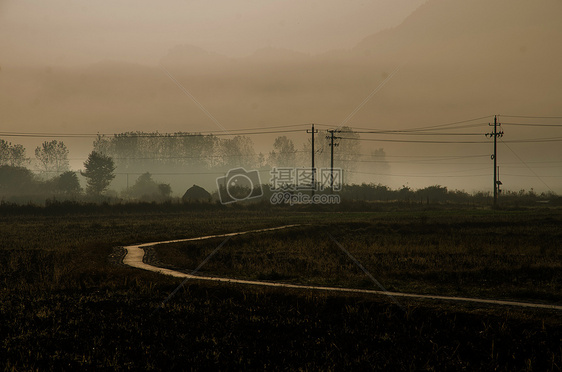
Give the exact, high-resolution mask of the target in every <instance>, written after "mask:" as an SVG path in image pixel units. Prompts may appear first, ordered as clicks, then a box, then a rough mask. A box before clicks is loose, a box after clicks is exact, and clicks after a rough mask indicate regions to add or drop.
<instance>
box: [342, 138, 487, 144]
mask: <svg viewBox="0 0 562 372" xmlns="http://www.w3.org/2000/svg"><path fill="white" fill-rule="evenodd" d="M341 139H344V140H353V141H370V142H397V143H453V144H475V143H478V144H483V143H485V142H484V141H427V140H397V139H381V138H350V137H342V138H341Z"/></svg>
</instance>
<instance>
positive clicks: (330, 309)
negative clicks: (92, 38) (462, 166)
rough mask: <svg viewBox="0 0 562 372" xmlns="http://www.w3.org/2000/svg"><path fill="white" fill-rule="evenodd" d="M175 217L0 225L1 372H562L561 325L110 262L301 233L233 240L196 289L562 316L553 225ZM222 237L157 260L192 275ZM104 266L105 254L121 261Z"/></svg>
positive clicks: (534, 215)
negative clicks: (352, 290) (129, 250)
mask: <svg viewBox="0 0 562 372" xmlns="http://www.w3.org/2000/svg"><path fill="white" fill-rule="evenodd" d="M188 209H189V208H187V207H186V210H181V209H179V208H165V207H159V206H148V207H145V208H137V209H128V208H124V207H100V208H92V207H90V208H88V209H86V208H85V209H84V210H83V211H80V210H73V211H72V213H65V212H64V211H61V210H58V209H53V210H48V209H47V210H45V209H32V208H30V209H28V210H20V211H15V210H14V209H10V210H2V211H0V213H2V215H1V216H0V278H1V279H0V280H1V283H0V286H1V287H0V288H1V292H0V317H1V320H2V322H1V323H0V335H2V338H1V344H0V363H1V365H2V367H3V369H5V370H34V369H40V370H46V369H47V370H48V369H54V370H60V369H69V370H70V369H76V368H82V369H107V368H110V369H149V370H150V369H155V370H170V369H172V370H190V369H195V370H208V369H221V370H225V369H245V370H247V369H260V370H264V369H267V370H277V369H288V370H295V369H303V370H316V369H321V370H342V369H347V370H371V369H386V370H388V369H400V370H459V369H463V368H464V369H468V370H510V371H511V370H560V368H562V346H561V344H562V321H561V318H562V317H561V316H560V315H561V312H560V311H554V310H534V309H524V308H508V307H491V306H484V305H476V304H472V305H468V304H460V303H454V302H429V301H422V300H419V301H413V300H406V299H399V300H398V301H399V303H400V306H399V305H396V304H395V303H394V302H392V301H391V300H390V299H388V298H386V297H375V296H366V295H342V294H339V295H338V294H334V293H324V292H312V291H304V290H303V291H300V290H282V289H264V288H259V287H249V286H242V285H225V284H212V283H205V282H197V281H190V282H188V283H187V285H186V286H185V287H184V288H183V289H182V290H180V291H179V292H178V293H177V294H176V295H175V296H174V297H173V298H172V299H171V300H170V301H169V302H168V303H167V304H166V305H165V306H164V307H163V308H162V309H160V310H159V311H156V312H155V310H156V309H157V308H158V306H159V304H160V303H161V302H162V301H163V300H164V299H165V298H166V297H167V296H168V294H169V293H170V292H172V291H173V290H174V289H175V288H176V287H177V285H178V284H179V283H180V282H181V280H178V279H173V278H168V277H164V276H162V275H158V274H152V273H148V272H143V271H141V270H137V269H133V268H129V267H125V266H123V265H120V264H118V262H119V257H117V256H118V253H119V250H118V249H115V247H118V246H123V245H128V244H133V243H138V242H149V241H158V240H168V239H174V238H185V237H195V236H201V235H207V234H219V233H227V232H234V231H245V230H251V229H258V228H264V227H273V226H280V225H285V224H293V223H299V224H302V226H300V227H297V228H294V229H291V230H285V231H278V232H270V233H264V234H261V235H260V234H252V235H247V236H240V237H234V238H232V239H231V240H230V241H229V242H227V243H226V244H225V245H224V247H223V248H221V250H220V251H219V252H218V253H217V254H216V255H215V256H214V257H213V258H212V259H211V260H210V261H209V262H208V264H207V265H205V266H204V267H203V268H202V271H201V273H202V274H213V275H221V276H229V277H239V278H251V279H259V280H269V281H281V282H288V283H301V284H320V285H331V286H351V287H358V288H372V289H378V288H376V286H375V285H374V284H373V283H371V282H370V281H369V280H368V279H367V278H366V276H365V275H364V273H363V272H362V271H360V270H359V269H358V268H357V267H356V266H355V264H354V263H353V262H352V261H351V260H350V259H349V258H348V257H347V256H346V255H345V254H344V253H343V252H342V251H341V249H340V248H338V246H337V245H336V244H335V243H333V241H332V240H331V239H330V238H329V237H327V234H328V233H329V234H331V235H332V236H333V237H334V238H335V239H336V240H337V241H338V242H339V243H340V244H341V245H342V246H343V247H345V248H346V249H347V250H348V251H349V252H350V253H351V254H353V255H354V256H355V257H356V258H357V259H358V260H359V261H361V262H362V263H363V265H364V266H365V267H366V268H367V269H368V270H369V271H370V272H371V274H372V275H373V276H374V277H375V278H377V280H378V281H380V282H381V283H382V284H383V285H384V286H385V287H387V289H389V290H394V291H403V292H415V293H430V294H448V295H462V296H478V297H485V298H502V299H513V300H523V301H530V302H536V303H549V304H557V305H561V304H562V295H561V293H562V291H561V289H562V248H561V244H562V229H561V228H560V226H562V211H560V210H548V209H539V210H525V211H487V210H475V209H466V210H451V209H442V210H419V209H417V210H409V209H406V208H404V209H400V210H392V211H391V210H390V208H386V210H382V209H381V210H380V211H375V212H368V213H362V212H354V213H330V212H326V211H324V212H321V213H316V212H311V211H301V210H298V209H287V208H283V209H278V210H277V209H267V210H264V211H258V210H247V209H234V208H227V209H215V210H210V211H202V210H192V211H189V210H188ZM220 243H221V241H220V240H209V241H202V242H199V243H197V244H185V243H183V244H173V245H169V246H158V247H156V248H154V249H153V250H152V256H151V257H152V260H153V261H154V262H158V263H160V264H162V265H165V266H172V265H173V266H174V267H177V268H179V269H184V270H188V271H189V270H192V269H194V268H195V267H196V266H197V265H198V264H199V263H200V262H201V261H203V259H204V258H205V256H206V255H207V254H208V253H209V252H211V251H212V250H213V249H214V248H215V247H216V246H217V245H218V244H220ZM116 255H117V256H116Z"/></svg>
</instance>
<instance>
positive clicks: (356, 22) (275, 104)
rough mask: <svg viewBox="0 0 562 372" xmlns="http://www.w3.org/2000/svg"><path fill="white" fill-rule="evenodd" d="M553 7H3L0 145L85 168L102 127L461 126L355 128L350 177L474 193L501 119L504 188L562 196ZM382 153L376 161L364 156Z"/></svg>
mask: <svg viewBox="0 0 562 372" xmlns="http://www.w3.org/2000/svg"><path fill="white" fill-rule="evenodd" d="M561 11H562V2H560V1H557V0H539V1H535V2H528V1H524V0H515V1H507V0H493V1H483V0H477V1H470V2H467V1H461V0H450V1H444V0H430V1H427V2H424V1H413V0H412V1H400V2H397V1H371V2H367V3H364V2H359V1H347V2H344V1H335V0H331V1H324V2H300V1H292V0H291V1H267V2H264V1H250V0H243V1H242V0H240V1H229V2H226V1H211V2H204V3H203V2H196V1H169V2H167V3H166V4H165V5H162V4H158V5H155V3H153V2H149V1H145V0H143V1H134V2H133V1H120V2H109V1H99V2H95V3H90V2H85V1H62V0H56V1H51V2H48V3H46V2H41V1H2V2H0V50H1V52H0V68H1V70H0V105H1V107H0V115H1V116H0V122H1V133H0V138H2V139H6V140H9V141H11V142H13V143H21V144H23V145H24V146H26V148H27V156H29V157H33V150H34V148H35V147H36V146H39V145H40V144H41V143H42V142H43V141H45V140H50V139H54V138H58V139H60V140H63V141H64V142H65V143H66V144H67V146H68V148H69V150H70V160H71V162H70V163H71V167H72V168H73V169H75V170H77V169H80V168H81V167H82V163H83V162H84V160H85V158H86V156H87V154H88V153H89V152H90V151H91V150H92V148H93V147H92V142H93V141H94V139H95V134H96V133H105V134H113V133H122V132H128V131H143V132H155V131H158V132H160V133H174V132H180V131H181V132H204V133H208V132H210V131H213V132H219V133H222V134H224V129H226V131H227V132H228V131H231V132H232V133H233V134H234V133H236V131H237V130H239V129H242V128H244V129H245V128H249V129H253V130H254V134H249V135H248V136H249V137H250V138H251V139H252V141H253V144H254V148H255V151H256V153H260V152H261V153H263V154H264V155H266V156H267V154H268V153H269V152H270V151H271V150H272V146H273V143H274V140H275V138H276V137H277V136H281V135H286V136H287V137H289V138H290V139H292V140H293V141H294V144H295V148H296V149H297V150H299V151H304V150H303V149H304V148H305V146H306V143H307V141H308V140H309V138H310V135H309V134H307V133H306V129H310V123H316V124H317V129H320V131H321V132H320V133H319V134H318V140H319V141H320V138H323V137H325V135H326V133H325V132H323V131H325V130H326V129H330V128H333V129H335V128H338V127H340V126H342V125H347V126H349V127H351V128H353V129H354V130H356V131H359V132H361V131H363V132H365V131H368V130H371V131H373V130H383V131H389V130H394V131H407V130H412V129H414V128H421V127H429V126H438V125H443V124H451V123H456V122H464V121H468V122H467V123H464V125H465V126H463V125H462V124H463V123H460V124H452V125H445V126H442V127H437V129H439V128H442V129H439V130H435V132H427V131H426V132H424V133H409V134H405V133H394V134H388V133H384V134H372V133H361V134H360V137H361V139H362V140H361V141H355V142H354V143H355V145H353V146H349V145H347V147H346V148H348V149H352V150H353V151H355V152H356V153H357V154H360V155H361V156H362V157H361V158H359V160H360V161H357V162H355V168H354V169H353V173H354V174H353V175H352V172H349V177H348V179H347V180H348V181H349V182H355V183H360V182H369V183H370V182H372V183H383V184H386V185H389V186H391V187H393V188H397V187H401V186H403V185H405V186H409V187H413V188H418V187H425V186H429V185H443V186H447V187H449V188H450V189H462V190H466V191H468V192H472V191H476V190H483V191H489V190H490V189H491V184H492V171H493V164H492V161H491V159H490V155H491V154H492V151H493V149H492V140H491V139H490V138H486V137H485V136H484V135H485V133H488V132H491V130H492V129H491V128H490V127H489V126H488V123H493V120H494V115H499V121H500V123H502V127H501V129H502V130H503V131H504V136H503V138H501V139H500V141H499V142H498V165H499V166H500V177H501V180H502V183H503V187H504V189H506V190H519V189H526V190H529V189H530V188H533V189H534V190H537V191H554V192H556V193H559V194H560V193H562V146H560V140H561V139H562V126H560V124H561V123H562V118H560V117H561V116H562V109H561V105H560V102H562V90H561V87H562V74H561V73H560V66H562V51H561V50H560V48H559V44H560V40H561V36H562V24H561V23H560V22H559V15H560V14H561ZM519 116H531V117H532V118H521V117H519ZM552 117H555V118H552ZM472 119H477V120H472ZM296 124H303V125H301V126H294V125H296ZM521 124H524V125H521ZM269 127H276V128H275V129H267V128H269ZM283 127H285V128H283ZM457 127H458V128H457ZM259 129H263V131H275V130H277V131H279V132H280V133H268V134H256V133H255V132H256V131H258V130H259ZM284 129H286V130H295V131H294V132H283V133H281V131H283V130H284ZM8 132H10V133H8ZM32 132H33V133H35V132H41V133H47V134H48V135H47V134H43V135H34V136H31V137H30V136H26V134H29V133H32ZM59 133H60V134H72V133H74V134H81V135H84V136H81V137H73V138H69V137H62V136H59V137H57V134H59ZM451 133H463V134H462V135H451ZM86 135H90V136H86ZM339 136H341V137H344V138H342V139H341V140H339V141H340V142H341V143H342V146H344V145H343V142H346V141H347V142H349V141H351V140H349V139H346V135H345V133H341V134H339ZM536 139H538V140H536ZM530 140H533V141H530ZM535 140H536V141H535ZM319 143H320V142H319ZM381 148H382V149H384V153H385V154H386V158H385V160H386V161H385V162H384V163H383V164H382V166H381V163H379V162H378V160H377V159H374V158H373V157H371V156H370V155H371V154H372V152H373V151H375V150H378V149H381ZM318 150H319V151H321V152H322V153H324V156H325V154H326V153H327V152H329V150H330V149H329V147H328V146H326V144H325V143H324V144H323V145H322V146H320V147H319V148H318ZM335 151H336V152H337V151H338V148H336V149H335ZM349 151H351V150H349ZM319 156H320V155H319ZM335 165H336V166H338V164H335ZM30 166H31V167H32V168H33V164H31V165H30ZM340 166H342V167H344V164H340ZM157 178H158V177H157V176H155V179H157ZM158 180H159V181H162V182H165V181H166V182H172V181H171V180H167V179H166V177H165V176H161V177H159V178H158ZM116 181H117V178H116ZM265 181H267V180H265ZM121 182H123V180H122V181H121ZM174 182H176V181H174ZM198 182H199V183H201V182H204V183H206V184H207V185H209V184H211V183H212V182H211V181H209V180H205V181H200V180H198V179H197V178H196V177H190V178H189V179H188V180H186V181H185V184H186V185H185V189H186V188H187V187H189V186H191V185H192V184H194V183H195V184H197V183H198ZM177 184H180V185H181V182H177ZM121 186H122V185H121V184H120V185H119V187H121ZM116 187H117V186H116ZM208 187H210V186H208ZM185 189H181V186H177V187H175V188H174V189H173V191H174V193H175V194H176V195H181V194H182V193H183V192H184V191H185Z"/></svg>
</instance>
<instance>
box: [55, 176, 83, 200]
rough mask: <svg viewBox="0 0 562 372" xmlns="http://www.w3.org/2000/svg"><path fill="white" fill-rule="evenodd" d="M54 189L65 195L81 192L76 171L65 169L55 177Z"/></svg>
mask: <svg viewBox="0 0 562 372" xmlns="http://www.w3.org/2000/svg"><path fill="white" fill-rule="evenodd" d="M55 190H56V191H57V192H59V193H62V194H66V195H76V194H79V193H80V192H82V187H80V181H79V180H78V176H77V175H76V173H75V172H72V171H67V172H64V173H63V174H61V175H60V176H58V177H57V178H56V179H55Z"/></svg>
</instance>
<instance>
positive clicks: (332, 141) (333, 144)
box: [326, 129, 342, 193]
mask: <svg viewBox="0 0 562 372" xmlns="http://www.w3.org/2000/svg"><path fill="white" fill-rule="evenodd" d="M327 132H328V133H330V135H329V136H326V138H327V139H329V140H331V141H330V149H331V153H330V192H332V193H333V192H334V146H339V143H334V140H335V139H336V140H337V139H340V138H341V137H335V136H334V133H339V132H341V131H339V130H335V129H332V130H327ZM340 182H342V180H340Z"/></svg>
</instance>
